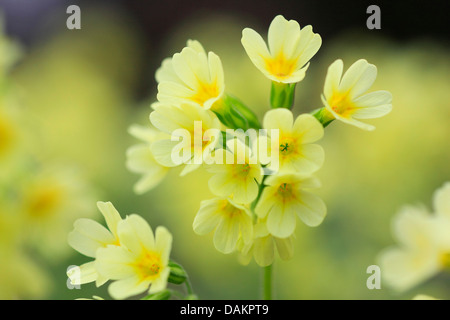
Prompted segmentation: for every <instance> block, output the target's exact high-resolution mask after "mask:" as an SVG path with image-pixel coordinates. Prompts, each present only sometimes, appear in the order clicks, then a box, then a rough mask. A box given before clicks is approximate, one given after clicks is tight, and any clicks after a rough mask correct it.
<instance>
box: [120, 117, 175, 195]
mask: <svg viewBox="0 0 450 320" xmlns="http://www.w3.org/2000/svg"><path fill="white" fill-rule="evenodd" d="M129 133H130V134H131V135H133V136H134V137H136V138H138V139H140V140H141V141H142V142H143V143H140V144H137V145H134V146H131V147H130V148H128V149H127V152H126V156H127V162H126V166H127V168H128V170H130V171H131V172H135V173H139V174H142V178H141V179H139V181H138V182H137V183H136V184H135V185H134V191H135V192H136V193H137V194H143V193H145V192H147V191H149V190H151V189H153V188H154V187H155V186H157V185H158V184H159V183H160V182H161V181H162V180H163V179H164V178H165V176H166V174H167V173H168V171H169V167H166V166H163V165H161V164H160V163H159V162H157V161H156V159H155V157H154V155H153V153H152V151H151V145H152V143H153V142H154V141H156V140H162V139H167V138H168V137H169V136H168V135H167V134H164V133H162V132H160V131H157V130H155V129H152V128H147V127H142V126H139V125H133V126H131V127H130V128H129Z"/></svg>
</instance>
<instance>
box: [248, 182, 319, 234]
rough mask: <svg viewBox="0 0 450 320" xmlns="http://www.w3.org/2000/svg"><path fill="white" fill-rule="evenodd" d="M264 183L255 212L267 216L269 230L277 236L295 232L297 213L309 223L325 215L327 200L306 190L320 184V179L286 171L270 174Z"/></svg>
mask: <svg viewBox="0 0 450 320" xmlns="http://www.w3.org/2000/svg"><path fill="white" fill-rule="evenodd" d="M264 184H266V185H267V187H265V188H264V190H263V192H262V195H261V198H260V199H259V201H258V204H257V205H256V208H255V212H256V214H257V215H258V217H259V218H262V219H264V218H266V217H267V221H266V225H267V230H268V231H269V233H270V234H271V235H273V236H274V237H277V238H287V237H289V236H291V235H292V234H293V233H294V230H295V227H296V220H297V219H296V217H297V216H298V217H299V218H300V219H301V220H302V221H303V223H305V224H306V225H308V226H310V227H314V226H318V225H319V224H321V223H322V221H323V219H324V218H325V215H326V206H325V203H324V202H323V201H322V199H320V198H319V197H318V196H316V195H314V194H312V193H310V192H308V191H305V189H311V188H317V187H319V185H320V183H319V181H318V179H316V178H313V177H304V176H301V175H299V174H294V173H287V174H279V175H273V176H269V177H268V178H267V179H266V180H265V181H264Z"/></svg>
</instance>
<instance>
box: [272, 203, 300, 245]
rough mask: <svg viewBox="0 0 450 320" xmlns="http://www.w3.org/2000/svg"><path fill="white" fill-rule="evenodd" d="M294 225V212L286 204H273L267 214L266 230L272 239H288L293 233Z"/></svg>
mask: <svg viewBox="0 0 450 320" xmlns="http://www.w3.org/2000/svg"><path fill="white" fill-rule="evenodd" d="M296 223H297V221H296V216H295V211H294V210H292V207H291V206H289V205H288V204H275V205H274V206H272V208H271V209H270V211H269V212H268V216H267V224H266V225H267V230H269V232H270V234H272V235H273V236H274V237H278V238H286V237H289V236H290V235H292V234H293V233H294V231H295V227H296Z"/></svg>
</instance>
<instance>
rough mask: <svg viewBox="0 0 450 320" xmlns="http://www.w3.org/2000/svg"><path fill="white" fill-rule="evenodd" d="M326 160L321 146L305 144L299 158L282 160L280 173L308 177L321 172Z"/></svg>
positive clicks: (291, 157)
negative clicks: (291, 173)
mask: <svg viewBox="0 0 450 320" xmlns="http://www.w3.org/2000/svg"><path fill="white" fill-rule="evenodd" d="M324 159H325V152H324V150H323V148H322V147H321V146H320V145H317V144H305V145H303V146H302V147H301V149H300V155H299V156H297V157H293V156H290V157H286V159H283V158H280V164H281V165H280V171H288V172H296V173H299V174H304V175H308V174H311V173H314V172H316V171H317V170H319V169H320V168H321V167H322V165H323V163H324Z"/></svg>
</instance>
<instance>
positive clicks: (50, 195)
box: [19, 165, 94, 258]
mask: <svg viewBox="0 0 450 320" xmlns="http://www.w3.org/2000/svg"><path fill="white" fill-rule="evenodd" d="M20 192H21V194H22V196H21V202H20V208H19V209H20V211H19V212H20V215H21V218H22V220H23V230H24V231H26V235H27V241H28V242H29V244H30V245H31V246H33V247H35V248H36V249H38V250H39V251H41V252H42V253H43V254H46V255H49V256H51V257H52V258H55V256H57V255H60V256H63V255H66V254H67V253H68V252H69V250H68V249H69V247H68V246H67V243H66V241H65V240H66V237H67V233H68V232H69V231H70V228H71V225H72V223H73V221H74V220H75V219H76V218H78V217H80V215H82V214H83V215H89V214H90V215H91V216H94V212H93V211H92V210H91V209H90V205H89V203H90V202H91V201H92V197H93V195H94V190H93V188H92V187H91V186H89V185H88V184H87V183H86V182H85V181H83V179H82V176H80V174H79V172H76V171H75V170H71V169H70V168H67V167H61V166H59V165H58V166H53V165H47V166H45V168H43V169H42V170H41V171H40V172H39V171H38V172H36V173H35V174H30V176H29V177H27V179H25V180H24V181H23V183H22V184H21V188H20Z"/></svg>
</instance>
